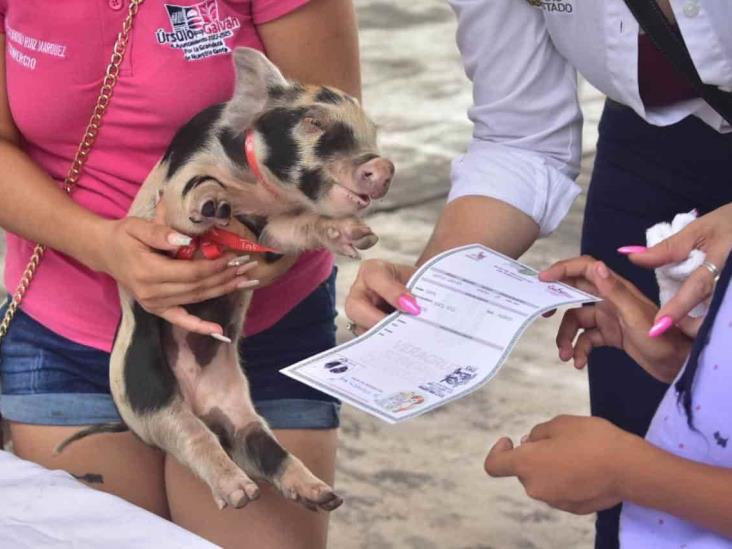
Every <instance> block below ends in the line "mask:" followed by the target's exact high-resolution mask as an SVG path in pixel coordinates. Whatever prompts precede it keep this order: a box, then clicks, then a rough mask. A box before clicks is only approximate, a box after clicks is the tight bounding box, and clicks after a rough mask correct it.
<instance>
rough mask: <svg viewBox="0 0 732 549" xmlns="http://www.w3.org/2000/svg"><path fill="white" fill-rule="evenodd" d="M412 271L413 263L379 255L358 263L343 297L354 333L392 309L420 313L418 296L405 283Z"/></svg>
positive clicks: (370, 324) (375, 321) (361, 330)
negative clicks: (390, 260) (346, 293)
mask: <svg viewBox="0 0 732 549" xmlns="http://www.w3.org/2000/svg"><path fill="white" fill-rule="evenodd" d="M414 271H416V267H410V266H408V265H398V264H396V263H389V262H388V261H382V260H380V259H369V260H366V261H364V262H362V263H361V266H360V268H359V270H358V276H357V277H356V280H355V281H354V283H353V285H352V286H351V291H350V292H349V293H348V297H347V298H346V316H348V318H350V319H351V321H353V323H354V324H355V325H356V328H355V330H354V331H355V333H356V334H361V333H363V332H365V331H366V330H368V329H369V328H371V326H373V325H374V324H377V323H378V322H379V321H380V320H381V319H383V318H384V317H385V316H386V315H387V314H388V313H390V312H392V311H393V310H394V309H399V310H400V311H402V312H404V313H409V314H412V315H418V314H419V313H420V308H419V305H417V300H416V299H415V297H414V296H413V295H412V294H411V293H409V290H407V287H406V285H405V284H406V283H407V281H408V280H409V277H410V276H412V274H413V273H414Z"/></svg>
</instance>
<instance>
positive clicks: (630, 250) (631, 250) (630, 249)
mask: <svg viewBox="0 0 732 549" xmlns="http://www.w3.org/2000/svg"><path fill="white" fill-rule="evenodd" d="M647 249H648V248H646V247H645V246H621V247H620V248H618V253H619V254H623V255H628V254H642V253H643V252H645V251H646V250H647Z"/></svg>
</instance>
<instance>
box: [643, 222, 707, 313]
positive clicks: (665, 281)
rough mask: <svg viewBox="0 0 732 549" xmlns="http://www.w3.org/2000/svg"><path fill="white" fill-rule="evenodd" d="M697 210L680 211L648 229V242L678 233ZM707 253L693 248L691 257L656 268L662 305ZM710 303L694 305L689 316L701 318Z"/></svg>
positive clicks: (652, 243)
mask: <svg viewBox="0 0 732 549" xmlns="http://www.w3.org/2000/svg"><path fill="white" fill-rule="evenodd" d="M696 216H697V213H696V210H692V211H690V212H689V213H680V214H678V215H676V217H674V219H673V221H671V223H665V222H664V223H658V224H656V225H653V226H652V227H650V228H648V230H646V243H647V245H648V246H649V247H650V246H655V245H656V244H658V243H659V242H661V241H662V240H666V239H667V238H668V237H670V236H671V235H673V234H676V233H678V232H679V231H680V230H681V229H683V228H684V227H686V226H687V225H688V224H689V223H691V222H692V221H694V220H695V219H696ZM704 258H705V254H704V252H703V251H701V250H692V251H691V253H690V254H689V257H688V258H687V259H685V260H684V261H681V262H679V263H673V264H670V265H664V266H663V267H659V268H658V269H656V280H657V281H658V289H659V299H660V301H661V305H662V306H663V305H665V304H666V302H667V301H669V300H670V299H671V298H672V297H673V296H674V295H676V293H677V292H678V291H679V289H680V288H681V285H682V284H683V283H684V281H685V280H686V279H687V278H688V277H689V275H690V274H691V273H692V272H694V271H695V270H696V269H698V268H699V267H701V265H702V263H703V262H704ZM707 308H708V304H707V303H706V302H704V303H700V304H699V305H697V306H696V307H694V308H693V309H692V310H691V312H690V313H689V316H691V317H693V318H699V317H700V316H704V315H705V314H707Z"/></svg>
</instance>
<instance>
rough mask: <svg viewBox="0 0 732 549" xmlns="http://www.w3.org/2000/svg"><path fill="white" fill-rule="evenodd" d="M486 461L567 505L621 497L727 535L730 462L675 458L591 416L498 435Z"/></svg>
mask: <svg viewBox="0 0 732 549" xmlns="http://www.w3.org/2000/svg"><path fill="white" fill-rule="evenodd" d="M485 469H486V472H487V473H488V474H489V475H490V476H492V477H509V476H515V477H517V478H518V480H519V481H520V482H521V484H522V485H523V486H524V489H525V490H526V493H527V494H528V495H529V496H530V497H532V498H534V499H537V500H540V501H543V502H545V503H547V504H549V505H551V506H552V507H556V508H557V509H561V510H563V511H568V512H570V513H575V514H587V513H594V512H596V511H599V510H603V509H608V508H610V507H612V506H614V505H617V504H618V503H620V502H621V501H628V502H632V503H635V504H637V505H641V506H643V507H649V508H652V509H658V510H659V511H663V512H665V513H668V514H670V515H673V516H675V517H678V518H680V519H683V520H687V521H689V522H692V523H694V524H697V525H699V526H700V527H703V528H708V529H710V530H713V531H715V532H718V533H719V534H721V535H723V536H728V537H730V538H732V490H730V486H732V470H730V469H725V468H723V467H712V466H710V465H704V464H701V463H697V462H694V461H689V460H687V459H683V458H680V457H678V456H675V455H673V454H670V453H668V452H665V451H663V450H661V449H659V448H656V447H655V446H653V445H652V444H650V443H648V442H647V441H645V440H644V439H642V438H640V437H638V436H636V435H633V434H630V433H627V432H625V431H622V430H621V429H619V428H618V427H616V426H615V425H613V424H612V423H610V422H609V421H606V420H604V419H600V418H597V417H578V416H558V417H556V418H554V419H552V420H550V421H547V422H546V423H541V424H539V425H536V426H535V427H534V428H533V429H532V430H531V433H529V435H528V436H527V437H526V438H525V439H524V440H522V443H521V444H520V445H519V446H516V447H514V445H513V442H512V441H511V440H510V439H509V438H507V437H504V438H501V439H500V440H498V442H496V444H495V445H494V446H493V448H491V451H490V452H489V454H488V456H487V457H486V460H485Z"/></svg>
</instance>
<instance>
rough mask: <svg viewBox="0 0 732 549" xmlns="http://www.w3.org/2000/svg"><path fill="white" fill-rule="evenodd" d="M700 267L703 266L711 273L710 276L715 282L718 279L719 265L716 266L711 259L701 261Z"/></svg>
mask: <svg viewBox="0 0 732 549" xmlns="http://www.w3.org/2000/svg"><path fill="white" fill-rule="evenodd" d="M702 267H704V268H705V269H706V270H707V271H709V272H710V273H712V276H713V277H714V282H717V280H719V275H720V272H719V267H717V266H716V265H715V264H714V263H712V262H711V261H707V260H706V259H705V260H704V262H703V263H702Z"/></svg>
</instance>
